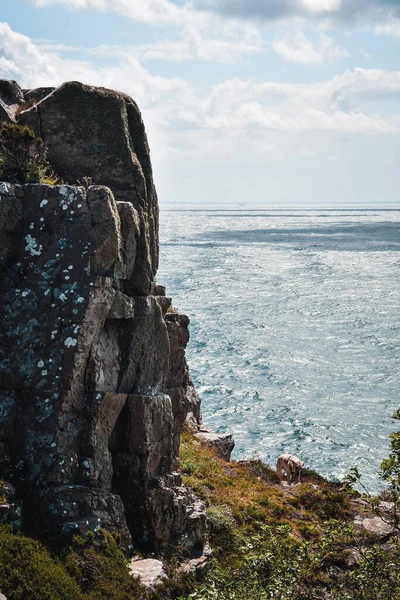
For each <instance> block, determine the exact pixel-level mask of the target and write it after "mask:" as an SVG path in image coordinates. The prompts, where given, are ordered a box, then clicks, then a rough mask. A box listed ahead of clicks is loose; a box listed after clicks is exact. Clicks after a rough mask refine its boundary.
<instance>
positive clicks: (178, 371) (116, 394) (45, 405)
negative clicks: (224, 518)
mask: <svg viewBox="0 0 400 600" xmlns="http://www.w3.org/2000/svg"><path fill="white" fill-rule="evenodd" d="M5 88H7V86H5ZM7 89H10V90H11V91H12V90H13V89H14V87H13V85H11V84H10V85H9V87H8V88H7ZM0 91H1V85H0ZM49 91H50V93H48V92H49ZM17 92H18V89H17V90H16V93H17ZM10 93H11V92H10ZM17 95H18V94H17ZM1 97H2V96H1V93H0V99H1ZM9 98H11V100H12V101H14V100H15V97H14V96H12V95H11V96H10V95H9ZM18 98H19V100H18V102H20V100H21V95H20V94H19V96H18ZM40 98H42V99H41V100H40ZM29 99H35V100H38V102H37V104H36V105H35V106H33V107H32V108H30V109H28V110H25V111H24V112H23V113H21V115H20V117H19V118H20V121H21V122H22V123H26V124H28V125H29V126H30V127H31V128H32V129H34V131H35V132H36V133H37V134H39V135H40V136H41V137H42V138H43V139H44V140H45V142H47V144H48V147H49V158H50V161H51V163H52V165H53V168H54V169H55V171H56V172H57V173H58V174H59V175H60V176H61V177H62V178H63V179H64V181H66V182H67V183H66V184H63V185H57V186H48V185H40V184H36V185H34V184H29V185H22V186H17V185H10V184H8V183H7V182H5V183H0V453H1V454H2V455H3V456H4V455H9V456H11V458H12V461H13V462H14V463H16V462H18V461H21V463H22V464H23V470H24V479H23V480H21V481H20V483H19V484H18V486H17V488H18V489H17V493H18V495H20V496H21V497H22V500H23V515H22V517H23V523H24V529H25V530H27V531H28V532H29V533H31V534H33V535H37V536H43V537H47V538H56V539H60V537H62V536H67V535H71V534H73V533H81V534H83V535H84V534H86V533H87V532H89V531H97V529H98V528H99V527H106V528H107V529H110V530H114V531H116V532H118V533H119V534H120V536H121V541H122V544H123V545H124V546H125V547H126V548H127V547H129V546H130V544H131V543H132V539H133V543H134V544H135V545H136V546H138V547H140V548H142V549H145V550H147V551H152V552H160V551H167V550H168V551H169V550H172V549H173V548H174V547H175V546H179V548H180V550H181V551H182V552H183V553H186V554H187V555H188V556H190V555H191V554H193V550H194V549H195V550H196V552H197V554H198V556H197V558H198V557H199V556H201V552H202V548H203V545H204V537H205V531H206V517H205V513H204V509H203V505H202V504H201V503H200V502H198V501H197V500H196V498H195V497H194V496H193V494H192V493H191V492H190V491H189V490H187V489H186V488H184V487H183V486H182V480H181V476H180V475H179V473H177V472H176V469H177V463H178V460H177V456H178V450H179V435H180V432H181V429H182V426H183V423H184V421H185V418H186V414H187V410H188V407H189V406H190V407H191V409H192V412H193V415H195V413H196V410H197V409H196V408H193V407H194V404H195V403H196V402H197V398H198V397H196V394H195V391H194V388H193V384H192V382H191V380H190V377H189V373H188V368H187V365H186V360H185V347H186V344H187V342H188V340H189V333H188V325H189V319H188V318H187V317H185V316H184V315H177V314H175V313H168V312H167V310H168V308H169V306H170V304H171V300H170V299H169V298H167V297H166V294H165V288H164V287H163V286H160V285H156V284H155V279H154V278H155V274H156V269H157V264H158V206H157V196H156V192H155V188H154V184H153V180H152V170H151V163H150V155H149V149H148V144H147V138H146V134H145V131H144V126H143V122H142V120H141V116H140V113H139V110H138V108H137V106H136V104H135V103H134V102H133V100H132V99H131V98H129V97H128V96H126V95H125V94H121V93H119V92H113V91H111V90H106V89H103V88H94V87H91V86H86V85H83V84H80V83H77V82H70V83H67V84H64V85H62V86H60V87H59V88H57V89H55V90H48V89H45V90H41V89H39V90H38V89H36V90H26V91H25V100H29ZM7 101H8V100H7ZM3 104H4V106H6V108H7V107H8V106H9V105H8V104H6V103H5V102H3ZM87 178H91V180H92V181H94V183H95V184H96V185H88V183H89V181H88V179H87ZM77 180H79V181H82V182H83V183H84V185H83V186H80V185H69V184H73V183H75V182H76V181H77ZM194 399H195V400H194ZM192 404H193V407H192ZM196 414H197V413H196ZM198 416H200V413H199V411H198ZM193 418H197V417H194V416H193ZM7 504H11V503H10V502H9V501H7ZM5 512H7V514H9V512H10V507H8V508H7V509H4V513H5ZM199 553H200V554H199Z"/></svg>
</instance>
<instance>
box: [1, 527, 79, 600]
mask: <svg viewBox="0 0 400 600" xmlns="http://www.w3.org/2000/svg"><path fill="white" fill-rule="evenodd" d="M0 590H1V591H2V592H3V593H4V594H5V595H6V596H7V598H8V600H22V599H23V600H80V598H81V594H80V590H79V587H78V585H77V583H76V582H75V581H74V580H73V579H72V578H71V577H70V576H69V575H68V574H67V573H66V572H65V570H64V568H63V567H62V565H61V564H60V563H59V562H58V561H57V560H55V559H54V558H52V557H51V555H50V554H49V552H48V551H47V550H46V549H45V548H44V547H43V546H42V545H41V544H39V542H36V541H35V540H32V539H30V538H27V537H25V536H23V535H16V534H15V533H12V530H11V528H10V527H5V526H3V527H0Z"/></svg>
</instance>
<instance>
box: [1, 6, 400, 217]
mask: <svg viewBox="0 0 400 600" xmlns="http://www.w3.org/2000/svg"><path fill="white" fill-rule="evenodd" d="M0 77H6V78H11V79H16V80H17V81H19V83H20V84H21V85H22V86H23V87H37V86H42V85H59V84H61V83H62V82H63V81H67V80H70V79H78V80H80V81H84V82H85V83H90V84H92V85H103V86H105V87H111V88H115V89H119V90H122V91H125V92H127V93H129V94H130V95H131V96H132V97H133V98H134V99H135V100H136V101H137V102H138V104H139V106H140V108H141V110H142V112H143V117H144V120H145V124H146V128H147V131H148V136H149V141H150V147H151V152H152V159H153V166H154V171H155V179H156V185H157V189H158V193H159V198H160V204H161V206H168V205H171V204H175V203H183V204H185V205H186V206H187V207H190V206H197V205H199V204H206V203H207V204H210V205H220V204H228V205H235V204H248V205H253V204H257V205H260V206H265V207H266V208H270V207H276V208H279V207H286V206H294V205H295V206H299V207H301V206H304V207H312V206H322V207H342V206H376V207H379V206H382V207H383V206H396V203H397V202H398V198H399V192H398V190H399V189H400V174H399V173H400V170H399V168H398V157H399V154H400V153H399V151H400V142H399V133H400V2H399V0H279V1H278V0H190V1H186V0H180V1H179V2H178V1H176V2H173V1H172V0H1V12H0Z"/></svg>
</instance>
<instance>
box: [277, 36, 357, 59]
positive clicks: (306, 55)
mask: <svg viewBox="0 0 400 600" xmlns="http://www.w3.org/2000/svg"><path fill="white" fill-rule="evenodd" d="M272 48H273V50H274V52H275V53H276V54H278V55H279V56H281V57H282V58H283V59H284V60H287V61H291V62H298V63H305V64H313V65H321V64H323V63H324V62H327V61H334V60H339V59H342V58H346V57H348V56H350V55H349V53H348V51H347V50H346V49H345V48H342V47H341V46H338V45H337V44H335V41H334V40H333V39H332V38H331V37H329V36H328V35H326V34H324V33H321V34H320V36H319V39H318V42H317V43H315V44H314V43H313V42H312V41H311V40H310V39H308V38H307V37H306V36H305V35H304V33H303V32H301V31H300V32H298V33H296V34H295V35H294V36H286V37H284V38H283V39H282V40H279V41H276V42H274V43H273V45H272Z"/></svg>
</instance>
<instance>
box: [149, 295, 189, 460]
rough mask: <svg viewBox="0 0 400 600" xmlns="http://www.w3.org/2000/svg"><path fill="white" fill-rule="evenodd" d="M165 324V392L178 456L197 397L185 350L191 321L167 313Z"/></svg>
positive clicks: (174, 313)
mask: <svg viewBox="0 0 400 600" xmlns="http://www.w3.org/2000/svg"><path fill="white" fill-rule="evenodd" d="M161 297H162V296H161ZM158 298H160V297H158ZM165 322H166V324H167V330H168V338H169V345H170V354H169V366H168V377H167V381H166V385H165V392H166V393H167V394H168V395H169V396H170V398H171V401H172V410H173V414H174V430H173V436H174V450H175V452H176V454H178V453H179V440H180V433H181V431H182V427H183V424H184V423H185V421H186V419H187V417H188V413H189V411H190V409H191V408H192V405H191V402H193V397H194V396H195V392H194V387H193V383H192V381H191V379H190V375H189V368H188V366H187V363H186V357H185V348H186V346H187V344H188V342H189V323H190V320H189V317H187V316H186V315H181V314H178V313H176V312H171V313H170V312H167V313H166V315H165ZM191 416H192V415H191ZM192 418H193V417H192ZM196 428H197V427H196Z"/></svg>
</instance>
